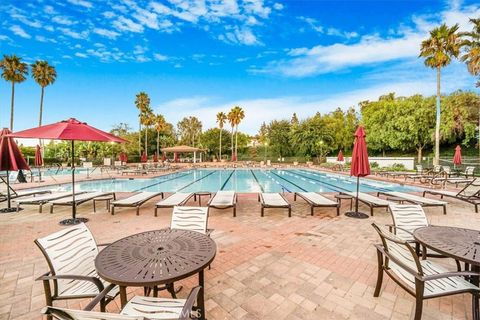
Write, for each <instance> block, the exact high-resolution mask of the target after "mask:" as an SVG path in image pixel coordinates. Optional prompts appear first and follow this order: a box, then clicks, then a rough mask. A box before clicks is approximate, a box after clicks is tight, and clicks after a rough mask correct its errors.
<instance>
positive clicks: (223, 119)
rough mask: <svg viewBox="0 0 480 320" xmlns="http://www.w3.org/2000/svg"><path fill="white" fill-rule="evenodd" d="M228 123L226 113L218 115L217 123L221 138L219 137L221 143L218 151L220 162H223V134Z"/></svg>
mask: <svg viewBox="0 0 480 320" xmlns="http://www.w3.org/2000/svg"><path fill="white" fill-rule="evenodd" d="M226 122H227V115H226V114H225V112H219V113H217V123H218V128H219V129H220V131H219V132H220V137H219V142H220V147H219V149H218V160H222V132H223V126H224V125H225V123H226Z"/></svg>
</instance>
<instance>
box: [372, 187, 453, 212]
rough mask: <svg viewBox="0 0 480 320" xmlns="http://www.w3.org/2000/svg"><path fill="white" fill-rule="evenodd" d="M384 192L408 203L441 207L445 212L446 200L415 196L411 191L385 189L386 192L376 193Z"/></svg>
mask: <svg viewBox="0 0 480 320" xmlns="http://www.w3.org/2000/svg"><path fill="white" fill-rule="evenodd" d="M380 194H384V195H386V196H387V197H388V196H391V197H396V198H400V199H403V200H405V201H407V202H410V203H415V204H419V205H421V206H422V207H442V208H443V214H447V204H448V202H445V201H439V200H435V199H429V198H425V197H421V196H417V195H415V194H411V193H405V192H399V191H387V192H379V193H378V195H380Z"/></svg>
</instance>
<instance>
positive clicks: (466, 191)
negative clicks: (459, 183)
mask: <svg viewBox="0 0 480 320" xmlns="http://www.w3.org/2000/svg"><path fill="white" fill-rule="evenodd" d="M477 180H478V178H475V179H473V181H472V182H470V183H469V184H467V185H466V186H465V188H463V189H462V190H460V191H459V192H458V195H459V196H462V197H466V198H470V197H474V196H476V195H477V194H478V193H479V192H480V184H478V181H477Z"/></svg>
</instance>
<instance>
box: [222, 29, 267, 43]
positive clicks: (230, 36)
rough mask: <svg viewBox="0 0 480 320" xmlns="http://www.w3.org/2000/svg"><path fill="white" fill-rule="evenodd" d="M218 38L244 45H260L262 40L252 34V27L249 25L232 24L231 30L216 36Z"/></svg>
mask: <svg viewBox="0 0 480 320" xmlns="http://www.w3.org/2000/svg"><path fill="white" fill-rule="evenodd" d="M218 39H219V40H222V41H225V42H230V43H238V44H244V45H249V46H251V45H262V42H261V41H259V40H258V39H257V37H256V36H255V35H254V34H253V32H252V29H251V28H249V27H242V28H240V27H238V26H233V27H231V30H230V31H228V32H226V33H225V34H222V35H220V36H219V37H218Z"/></svg>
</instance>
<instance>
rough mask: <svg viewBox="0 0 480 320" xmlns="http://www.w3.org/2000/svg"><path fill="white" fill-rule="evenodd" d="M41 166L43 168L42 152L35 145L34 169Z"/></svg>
mask: <svg viewBox="0 0 480 320" xmlns="http://www.w3.org/2000/svg"><path fill="white" fill-rule="evenodd" d="M41 166H43V159H42V150H40V146H39V145H38V144H37V147H36V148H35V167H41Z"/></svg>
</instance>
